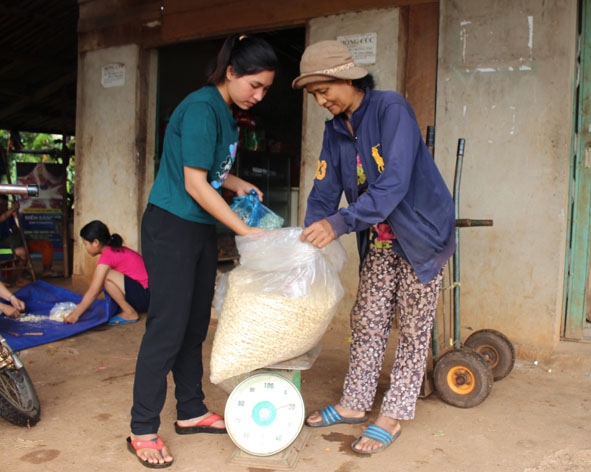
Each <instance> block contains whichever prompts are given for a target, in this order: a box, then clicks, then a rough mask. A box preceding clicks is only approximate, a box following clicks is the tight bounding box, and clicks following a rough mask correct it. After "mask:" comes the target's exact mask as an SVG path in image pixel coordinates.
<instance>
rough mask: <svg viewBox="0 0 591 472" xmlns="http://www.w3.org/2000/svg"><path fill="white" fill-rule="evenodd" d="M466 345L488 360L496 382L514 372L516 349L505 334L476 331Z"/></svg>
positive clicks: (492, 331)
mask: <svg viewBox="0 0 591 472" xmlns="http://www.w3.org/2000/svg"><path fill="white" fill-rule="evenodd" d="M464 345H465V346H466V347H469V348H470V349H473V350H474V351H476V352H477V353H478V354H480V355H481V356H482V357H484V359H486V361H487V362H488V363H489V364H490V366H491V368H492V371H493V379H494V380H495V381H497V380H501V379H504V378H505V377H507V375H509V373H510V372H511V370H513V366H514V365H515V349H513V344H511V341H509V339H507V336H505V335H504V334H503V333H501V332H499V331H496V330H494V329H483V330H480V331H476V332H474V333H472V334H471V335H470V336H469V337H468V339H466V342H465V343H464Z"/></svg>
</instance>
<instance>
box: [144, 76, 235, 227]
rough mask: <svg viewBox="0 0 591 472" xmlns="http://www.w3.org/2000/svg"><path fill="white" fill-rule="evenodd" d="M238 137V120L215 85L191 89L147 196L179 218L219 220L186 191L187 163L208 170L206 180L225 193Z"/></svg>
mask: <svg viewBox="0 0 591 472" xmlns="http://www.w3.org/2000/svg"><path fill="white" fill-rule="evenodd" d="M237 141H238V125H237V123H236V120H235V119H234V117H233V116H232V112H231V111H230V108H229V107H228V105H227V104H226V102H224V100H223V98H222V96H221V95H220V93H219V91H218V89H217V88H216V87H214V86H205V87H203V88H201V89H199V90H197V91H195V92H192V93H191V94H189V95H188V96H187V97H186V98H185V99H184V100H183V101H182V102H181V103H179V105H178V106H177V107H176V109H175V110H174V112H173V114H172V116H171V117H170V121H169V123H168V127H167V128H166V133H165V135H164V147H163V151H162V159H161V160H160V168H159V170H158V174H157V175H156V179H155V180H154V185H153V186H152V190H151V191H150V196H149V197H148V201H149V202H150V203H152V204H153V205H156V206H158V207H160V208H162V209H164V210H167V211H169V212H170V213H173V214H174V215H176V216H178V217H180V218H183V219H186V220H189V221H195V222H198V223H209V224H215V221H216V220H215V218H213V217H212V216H211V215H210V214H209V213H207V212H206V211H205V210H204V209H203V208H201V207H200V206H199V205H198V204H197V202H196V201H195V200H194V199H193V198H192V197H191V196H190V195H189V194H188V193H187V192H186V190H185V179H184V174H183V168H184V167H185V166H187V167H196V168H199V169H205V170H207V180H208V181H209V182H210V183H211V185H212V186H213V187H214V188H215V189H217V190H218V192H220V193H221V187H222V183H223V182H224V180H225V179H226V177H227V176H228V173H229V172H230V169H231V167H232V165H233V164H234V160H235V158H236V146H237Z"/></svg>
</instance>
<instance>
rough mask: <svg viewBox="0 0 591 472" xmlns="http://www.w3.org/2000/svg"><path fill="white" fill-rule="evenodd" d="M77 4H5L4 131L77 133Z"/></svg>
mask: <svg viewBox="0 0 591 472" xmlns="http://www.w3.org/2000/svg"><path fill="white" fill-rule="evenodd" d="M77 24H78V2H77V0H0V129H9V130H18V131H34V132H45V133H57V134H62V133H63V134H67V135H73V134H74V132H75V116H76V74H77V57H78V47H77Z"/></svg>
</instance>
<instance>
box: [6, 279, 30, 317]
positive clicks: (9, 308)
mask: <svg viewBox="0 0 591 472" xmlns="http://www.w3.org/2000/svg"><path fill="white" fill-rule="evenodd" d="M0 298H3V299H4V300H7V301H8V302H9V303H10V305H7V304H5V303H0V312H2V314H4V315H5V316H8V317H9V318H18V317H19V316H20V314H21V312H22V311H24V309H25V302H23V301H22V300H20V299H18V298H17V297H15V296H14V295H13V294H12V293H10V291H9V290H8V289H7V288H6V285H4V284H3V283H2V282H0Z"/></svg>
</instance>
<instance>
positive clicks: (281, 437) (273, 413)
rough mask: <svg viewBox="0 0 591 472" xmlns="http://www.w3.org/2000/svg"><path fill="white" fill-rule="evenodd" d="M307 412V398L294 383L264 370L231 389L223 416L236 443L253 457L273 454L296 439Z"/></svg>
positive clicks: (229, 433) (231, 437)
mask: <svg viewBox="0 0 591 472" xmlns="http://www.w3.org/2000/svg"><path fill="white" fill-rule="evenodd" d="M304 415H305V413H304V401H303V399H302V395H301V394H300V391H299V390H298V388H297V387H296V386H295V385H294V384H293V382H291V381H290V380H288V379H287V378H285V377H283V376H282V375H279V374H273V373H261V374H254V375H252V376H250V377H247V378H246V379H244V380H243V381H242V382H240V383H239V384H238V385H237V386H236V387H235V388H234V390H232V393H230V396H229V397H228V401H227V403H226V411H225V413H224V419H225V422H226V429H227V430H228V435H229V436H230V439H232V441H233V442H234V444H236V446H238V447H239V448H240V449H242V450H243V451H244V452H247V453H248V454H252V455H254V456H271V455H273V454H277V453H278V452H281V451H282V450H284V449H285V448H287V447H288V446H289V445H290V444H291V443H292V442H293V441H295V439H296V438H297V437H298V434H300V431H301V430H302V426H303V424H304Z"/></svg>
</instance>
